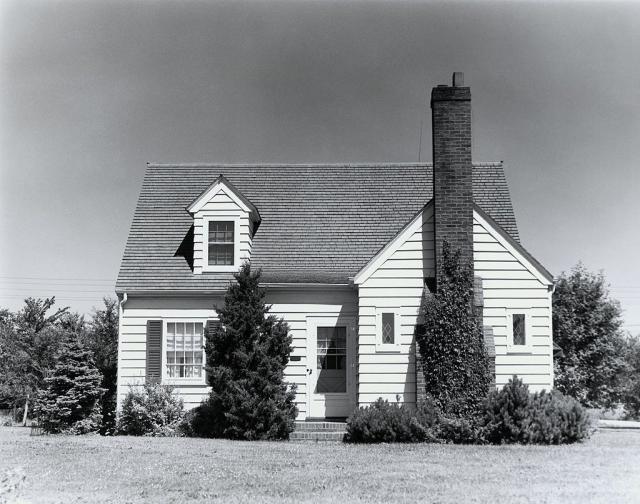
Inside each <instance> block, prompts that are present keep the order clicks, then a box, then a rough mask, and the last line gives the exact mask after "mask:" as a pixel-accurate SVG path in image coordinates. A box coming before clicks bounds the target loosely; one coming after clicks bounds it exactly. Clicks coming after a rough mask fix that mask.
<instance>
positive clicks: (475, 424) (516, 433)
mask: <svg viewBox="0 0 640 504" xmlns="http://www.w3.org/2000/svg"><path fill="white" fill-rule="evenodd" d="M591 431H592V428H591V418H590V416H589V414H588V412H587V410H586V409H585V408H584V407H583V406H581V405H580V403H579V402H578V401H576V400H575V399H573V398H571V397H566V396H564V395H562V394H561V393H560V392H557V391H553V392H551V393H548V392H544V391H542V392H540V393H536V394H531V393H530V392H529V388H528V387H527V385H525V384H524V383H523V382H522V380H520V379H518V378H517V377H514V378H513V379H511V380H509V383H507V384H506V385H505V386H504V387H503V388H502V389H501V390H497V391H494V392H492V393H491V394H489V397H488V398H487V399H486V400H485V402H484V403H483V404H482V405H480V406H479V407H477V408H474V409H472V410H470V413H469V414H467V415H465V416H460V415H455V414H451V413H444V412H443V411H442V410H441V409H440V408H438V407H437V406H436V403H435V402H434V401H433V400H427V401H426V402H425V404H423V405H422V406H421V407H420V408H419V409H418V410H414V409H413V408H410V407H407V406H405V405H399V404H389V403H388V402H387V401H383V400H382V399H378V400H377V401H376V402H375V403H373V404H372V405H371V406H369V407H368V408H360V409H358V410H357V411H355V412H354V413H353V414H352V415H351V416H350V417H349V418H348V419H347V433H346V434H345V438H344V440H345V442H349V443H393V442H396V443H412V442H413V443H415V442H441V443H455V444H486V443H491V444H509V443H520V444H565V443H575V442H577V441H581V440H583V439H586V438H588V437H589V435H590V434H591Z"/></svg>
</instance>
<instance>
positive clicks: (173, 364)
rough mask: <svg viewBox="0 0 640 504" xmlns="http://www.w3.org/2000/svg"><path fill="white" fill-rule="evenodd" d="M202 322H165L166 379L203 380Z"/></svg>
mask: <svg viewBox="0 0 640 504" xmlns="http://www.w3.org/2000/svg"><path fill="white" fill-rule="evenodd" d="M203 345H204V323H203V322H167V345H166V376H167V378H170V379H173V378H192V379H199V378H203V376H204V372H203V364H204V362H203V353H204V352H203Z"/></svg>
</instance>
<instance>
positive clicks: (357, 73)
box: [0, 0, 640, 333]
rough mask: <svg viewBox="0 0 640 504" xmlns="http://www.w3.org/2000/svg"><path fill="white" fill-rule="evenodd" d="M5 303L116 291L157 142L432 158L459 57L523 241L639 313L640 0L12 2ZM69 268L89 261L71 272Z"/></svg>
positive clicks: (7, 62) (262, 156)
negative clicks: (434, 106) (434, 128)
mask: <svg viewBox="0 0 640 504" xmlns="http://www.w3.org/2000/svg"><path fill="white" fill-rule="evenodd" d="M0 23H1V24H0V170H1V179H0V198H1V199H0V240H1V246H0V254H1V255H0V306H8V307H12V308H15V307H17V306H18V305H20V304H21V297H23V296H26V295H38V296H46V295H52V294H57V295H58V299H59V301H60V302H61V303H62V304H68V305H71V306H72V308H73V309H76V310H79V311H83V312H85V311H89V310H90V308H91V306H93V305H97V304H99V303H100V298H101V296H102V295H103V294H109V293H112V292H113V284H114V282H115V278H116V275H117V271H118V267H119V263H120V258H121V255H122V251H123V249H124V244H125V240H126V236H127V232H128V227H129V224H130V222H131V218H132V215H133V210H134V207H135V204H136V198H137V195H138V191H139V189H140V184H141V182H142V176H143V174H144V170H145V163H146V162H147V161H156V162H174V161H175V162H198V161H200V162H226V163H236V162H238V163H239V162H340V161H350V162H356V161H379V162H382V161H415V160H416V159H417V157H418V149H419V133H420V124H421V121H422V120H424V133H423V145H422V159H423V160H430V159H431V123H430V111H429V109H428V102H427V96H428V93H429V92H430V89H431V88H432V87H433V86H435V85H437V84H441V83H446V82H449V80H450V77H451V73H452V72H453V71H464V72H465V80H466V84H468V85H470V86H471V92H472V96H473V101H472V107H473V134H474V145H473V148H474V151H473V157H474V160H476V161H494V160H504V161H505V164H506V173H507V178H508V181H509V184H510V189H511V195H512V198H513V203H514V206H515V211H516V216H517V219H518V224H519V227H520V233H521V237H522V242H523V244H524V245H525V247H527V248H528V249H529V250H530V251H531V252H532V253H533V254H534V256H535V257H536V258H537V259H539V260H540V261H541V262H542V263H543V264H544V265H545V266H546V267H547V268H548V269H549V270H551V272H552V273H554V274H558V273H560V272H561V271H562V270H566V269H568V268H570V267H571V266H572V265H574V264H575V263H576V262H577V261H578V260H583V261H584V262H585V264H586V266H587V267H588V268H589V269H592V270H600V269H604V271H605V274H606V275H607V278H608V279H609V281H610V282H611V284H612V287H613V289H612V290H613V294H614V296H615V297H617V298H618V299H620V300H621V301H622V302H623V306H624V308H625V317H626V323H627V324H628V327H629V329H630V330H632V331H633V332H634V333H638V332H640V262H639V261H638V259H637V257H638V250H640V233H639V232H638V229H639V227H638V218H639V217H640V198H639V196H638V193H639V189H640V175H639V170H638V168H639V162H640V141H639V139H640V109H639V105H640V64H639V63H640V61H639V56H638V54H639V49H640V3H626V4H624V3H608V2H607V3H604V2H602V3H575V2H573V3H549V2H547V3H541V4H529V3H522V2H514V3H488V2H471V3H462V2H457V3H447V4H444V3H418V2H395V1H394V2H391V1H389V2H352V3H348V4H345V3H332V2H297V3H294V2H254V3H248V2H247V3H245V2H187V3H179V4H178V3H169V2H161V1H154V2H152V1H135V2H133V1H132V2H109V1H102V2H80V1H77V2H59V1H50V2H33V1H24V0H20V1H3V2H2V3H1V4H0ZM73 279H82V280H81V281H76V280H73Z"/></svg>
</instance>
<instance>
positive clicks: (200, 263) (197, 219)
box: [193, 189, 252, 274]
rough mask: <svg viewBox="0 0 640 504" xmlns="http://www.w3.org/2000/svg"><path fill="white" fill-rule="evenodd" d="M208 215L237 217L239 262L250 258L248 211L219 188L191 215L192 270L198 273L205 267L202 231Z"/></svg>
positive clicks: (204, 241) (250, 242)
mask: <svg viewBox="0 0 640 504" xmlns="http://www.w3.org/2000/svg"><path fill="white" fill-rule="evenodd" d="M209 217H216V218H221V219H224V218H225V217H229V218H238V219H239V236H238V237H237V238H236V239H237V240H238V242H239V257H240V263H242V262H243V261H244V260H248V259H250V258H251V244H252V240H251V222H250V219H249V213H248V212H246V211H245V210H244V209H243V208H241V207H240V206H239V205H238V204H237V203H236V202H235V201H234V200H233V199H232V198H231V197H230V196H229V195H228V194H227V193H226V192H225V190H224V189H221V190H220V191H218V192H217V193H216V194H215V196H214V197H213V198H211V200H209V201H208V202H207V203H206V204H205V205H204V206H203V207H202V208H201V209H200V210H199V211H198V212H196V213H195V214H194V216H193V272H194V273H195V274H200V273H202V271H203V268H204V267H205V264H204V248H205V246H206V243H207V237H206V236H204V233H205V221H206V219H207V218H209Z"/></svg>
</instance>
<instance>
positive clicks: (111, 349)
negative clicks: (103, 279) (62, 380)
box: [85, 297, 118, 434]
mask: <svg viewBox="0 0 640 504" xmlns="http://www.w3.org/2000/svg"><path fill="white" fill-rule="evenodd" d="M102 302H103V305H104V307H103V308H102V309H99V310H97V309H94V313H93V318H92V320H91V322H90V323H89V326H88V329H87V332H86V336H85V345H86V346H87V348H89V349H90V350H91V353H92V355H93V359H94V361H95V363H96V367H97V368H98V370H99V371H100V373H101V374H102V383H101V385H100V386H101V387H102V388H104V389H105V393H104V395H103V396H102V398H101V399H100V407H101V411H102V429H101V433H102V434H113V433H114V431H115V421H116V418H115V414H116V390H117V381H118V301H117V300H116V299H112V298H106V297H105V298H103V300H102Z"/></svg>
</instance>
